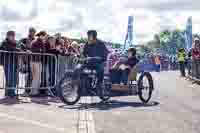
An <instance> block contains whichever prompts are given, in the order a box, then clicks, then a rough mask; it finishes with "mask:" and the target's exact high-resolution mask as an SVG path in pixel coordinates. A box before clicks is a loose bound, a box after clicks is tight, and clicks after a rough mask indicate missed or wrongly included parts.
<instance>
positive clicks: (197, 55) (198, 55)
mask: <svg viewBox="0 0 200 133" xmlns="http://www.w3.org/2000/svg"><path fill="white" fill-rule="evenodd" d="M192 58H193V59H200V49H198V48H192Z"/></svg>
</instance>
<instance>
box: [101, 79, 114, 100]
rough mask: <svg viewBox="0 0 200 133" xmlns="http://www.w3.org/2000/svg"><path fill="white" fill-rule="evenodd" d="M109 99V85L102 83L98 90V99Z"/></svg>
mask: <svg viewBox="0 0 200 133" xmlns="http://www.w3.org/2000/svg"><path fill="white" fill-rule="evenodd" d="M110 97H111V85H110V84H109V83H103V84H102V85H101V88H99V98H100V99H101V100H102V101H104V102H105V101H108V100H109V99H110Z"/></svg>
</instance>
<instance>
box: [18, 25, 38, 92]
mask: <svg viewBox="0 0 200 133" xmlns="http://www.w3.org/2000/svg"><path fill="white" fill-rule="evenodd" d="M35 34H36V30H35V28H33V27H31V28H29V30H28V36H27V37H26V38H23V39H21V40H20V43H21V44H22V45H21V46H20V47H21V49H22V50H23V51H25V52H29V53H30V52H31V44H32V42H33V41H34V40H35ZM22 68H23V69H22V70H21V71H22V72H23V73H26V74H27V76H26V84H25V87H31V85H32V72H31V55H25V57H24V58H23V67H22ZM29 93H30V90H29V89H25V93H24V94H25V95H28V94H29Z"/></svg>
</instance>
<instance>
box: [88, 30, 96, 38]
mask: <svg viewBox="0 0 200 133" xmlns="http://www.w3.org/2000/svg"><path fill="white" fill-rule="evenodd" d="M87 35H88V36H92V37H94V38H97V31H96V30H89V31H88V32H87Z"/></svg>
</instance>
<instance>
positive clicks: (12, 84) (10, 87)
mask: <svg viewBox="0 0 200 133" xmlns="http://www.w3.org/2000/svg"><path fill="white" fill-rule="evenodd" d="M4 72H5V78H6V90H5V96H15V95H16V93H15V90H16V85H17V66H16V64H5V66H4Z"/></svg>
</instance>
